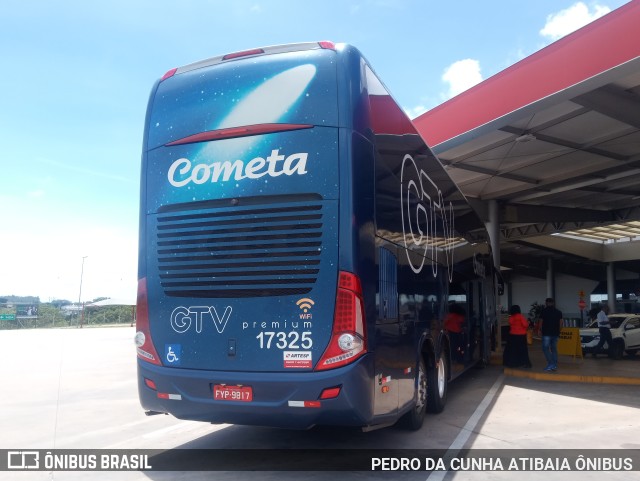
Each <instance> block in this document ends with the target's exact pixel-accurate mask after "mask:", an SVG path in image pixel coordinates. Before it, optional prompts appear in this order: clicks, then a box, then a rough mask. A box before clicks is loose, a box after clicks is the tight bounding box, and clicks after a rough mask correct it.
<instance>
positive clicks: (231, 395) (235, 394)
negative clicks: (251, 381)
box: [213, 384, 253, 402]
mask: <svg viewBox="0 0 640 481" xmlns="http://www.w3.org/2000/svg"><path fill="white" fill-rule="evenodd" d="M213 399H215V400H216V401H240V402H251V401H253V389H252V388H251V386H227V385H225V384H215V385H214V386H213Z"/></svg>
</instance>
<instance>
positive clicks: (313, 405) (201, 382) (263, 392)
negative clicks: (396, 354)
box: [138, 355, 374, 429]
mask: <svg viewBox="0 0 640 481" xmlns="http://www.w3.org/2000/svg"><path fill="white" fill-rule="evenodd" d="M373 379H374V369H373V356H369V355H365V356H363V357H362V358H360V359H359V360H357V361H356V362H354V363H353V364H350V365H349V366H345V367H342V368H338V369H333V370H329V371H320V372H278V373H274V372H225V371H200V370H187V369H176V368H169V367H164V366H155V365H153V364H149V363H147V362H145V361H142V360H140V359H138V392H139V395H140V403H141V404H142V407H143V408H144V409H145V410H146V411H152V412H162V413H169V414H172V415H173V416H175V417H177V418H179V419H186V420H195V421H206V422H212V423H230V424H244V425H256V426H272V427H280V428H288V429H309V428H311V427H313V426H315V425H340V426H366V425H369V424H371V422H372V420H373V396H374V392H373V390H374V386H373V383H372V380H373ZM147 380H148V381H152V383H153V384H152V385H155V387H156V389H155V390H154V389H152V388H151V387H149V383H148V382H147ZM218 384H226V385H228V386H246V387H250V388H251V393H252V396H253V399H252V400H251V401H250V402H243V401H221V400H215V399H214V396H213V386H214V385H218ZM334 387H340V393H339V394H338V396H337V397H335V398H332V399H320V396H321V394H322V392H323V391H324V390H325V389H329V388H334Z"/></svg>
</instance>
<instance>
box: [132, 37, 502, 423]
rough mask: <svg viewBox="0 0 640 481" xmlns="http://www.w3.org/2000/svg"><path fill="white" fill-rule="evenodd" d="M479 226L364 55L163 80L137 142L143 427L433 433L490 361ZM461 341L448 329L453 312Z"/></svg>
mask: <svg viewBox="0 0 640 481" xmlns="http://www.w3.org/2000/svg"><path fill="white" fill-rule="evenodd" d="M482 229H484V227H483V224H482V222H481V221H480V219H479V218H478V216H477V215H476V214H475V213H474V211H473V210H472V209H471V208H470V206H469V204H468V203H467V202H466V200H465V198H464V196H463V195H462V194H461V193H460V191H459V190H458V188H457V187H456V185H455V184H454V183H453V182H452V181H451V179H450V178H449V176H448V175H447V173H446V172H445V170H444V168H443V167H442V165H441V164H440V163H439V161H438V160H437V159H436V157H434V155H433V154H432V152H431V151H430V150H429V148H428V147H427V145H426V144H425V142H424V141H423V139H422V138H421V137H420V135H419V134H418V132H417V131H416V129H415V128H414V126H413V124H412V123H411V121H410V120H409V119H408V117H407V116H406V115H405V113H404V112H403V111H402V109H401V108H400V107H399V106H398V105H397V103H396V102H395V101H394V100H393V98H392V97H391V95H390V94H389V92H388V90H387V89H386V87H385V86H384V85H383V83H382V82H381V81H380V80H379V78H378V77H377V76H376V74H375V73H374V71H373V69H372V68H371V66H370V65H369V63H368V62H367V61H366V59H365V58H364V57H363V56H362V54H361V53H360V52H359V51H358V50H357V49H356V48H354V47H352V46H349V45H344V44H333V43H330V42H318V43H303V44H292V45H284V46H275V47H267V48H259V49H254V50H249V51H244V52H237V53H231V54H227V55H224V56H219V57H215V58H211V59H208V60H204V61H201V62H198V63H194V64H191V65H187V66H185V67H181V68H177V69H173V70H170V71H169V72H167V74H165V75H164V77H162V78H161V79H160V80H159V81H158V82H157V83H156V84H155V86H154V87H153V90H152V92H151V96H150V100H149V105H148V110H147V117H146V125H145V130H144V142H143V154H142V180H141V215H140V250H139V285H138V314H137V333H136V346H137V355H138V380H139V382H138V387H139V396H140V401H141V404H142V406H143V408H144V409H145V410H146V411H147V412H148V413H149V414H151V413H170V414H172V415H174V416H176V417H178V418H180V419H189V420H201V421H207V422H213V423H233V424H247V425H263V426H277V427H284V428H294V429H307V428H310V427H312V426H314V425H343V426H360V427H362V428H363V429H365V430H371V429H376V428H379V427H383V426H387V425H390V424H393V423H395V422H396V421H398V420H399V419H401V418H402V419H403V420H404V421H405V422H406V423H407V425H408V426H409V427H410V428H412V429H418V428H420V427H421V426H422V423H423V419H424V415H425V412H426V411H432V412H440V411H442V409H443V408H444V406H445V403H446V397H447V383H448V382H449V381H450V380H452V379H453V378H455V377H456V376H458V375H459V374H461V373H462V372H464V371H465V370H466V369H468V368H469V367H471V366H473V365H474V364H476V363H478V362H486V361H487V360H488V356H489V348H488V345H489V327H490V325H491V324H492V323H494V322H495V317H496V311H495V295H494V276H493V274H492V273H493V267H492V266H493V263H492V261H491V253H490V249H489V246H488V244H487V242H486V241H484V242H483V241H479V242H471V237H470V233H471V232H475V235H474V237H473V238H474V239H482V237H483V236H482V235H478V233H482ZM454 305H455V312H456V313H457V314H458V322H457V324H456V325H457V328H455V329H454V328H449V327H447V328H445V321H446V319H447V316H448V311H449V310H451V311H454V309H453V307H454Z"/></svg>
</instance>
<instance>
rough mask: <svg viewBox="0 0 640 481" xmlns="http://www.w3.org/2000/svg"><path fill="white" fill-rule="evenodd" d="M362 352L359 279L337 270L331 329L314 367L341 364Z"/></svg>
mask: <svg viewBox="0 0 640 481" xmlns="http://www.w3.org/2000/svg"><path fill="white" fill-rule="evenodd" d="M365 352H367V346H366V333H365V322H364V303H363V302H362V287H361V285H360V279H358V276H356V275H355V274H351V273H350V272H340V274H339V280H338V292H337V295H336V310H335V314H334V317H333V332H332V333H331V340H330V341H329V345H328V346H327V349H326V350H325V352H324V354H323V355H322V357H321V358H320V361H319V362H318V365H317V366H316V370H317V371H322V370H325V369H334V368H336V367H341V366H344V365H346V364H349V363H351V362H353V361H355V360H356V359H358V358H359V357H360V356H362V355H363V354H364V353H365Z"/></svg>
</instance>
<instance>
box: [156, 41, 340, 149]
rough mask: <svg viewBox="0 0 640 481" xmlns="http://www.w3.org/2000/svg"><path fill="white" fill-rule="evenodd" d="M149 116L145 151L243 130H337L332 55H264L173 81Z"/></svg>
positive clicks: (165, 86)
mask: <svg viewBox="0 0 640 481" xmlns="http://www.w3.org/2000/svg"><path fill="white" fill-rule="evenodd" d="M331 99H333V101H331ZM150 115H151V116H150V121H149V138H148V148H149V150H151V149H153V148H156V147H159V146H161V145H165V144H167V143H169V142H172V141H175V140H178V139H181V138H184V137H187V136H189V135H194V134H198V133H201V132H205V131H209V130H218V129H225V128H230V127H240V126H245V125H256V124H267V123H291V124H309V125H320V126H337V125H338V107H337V87H336V67H335V57H334V52H333V51H327V50H311V51H304V52H291V53H283V54H275V55H264V56H261V57H252V58H248V59H243V60H236V61H232V62H228V63H223V64H218V65H214V66H211V67H206V68H202V69H198V70H193V71H190V72H186V73H183V74H180V75H175V76H173V77H171V78H168V79H167V80H165V81H163V82H161V83H160V85H159V86H158V90H157V92H156V93H155V97H154V100H153V105H152V109H151V114H150Z"/></svg>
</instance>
